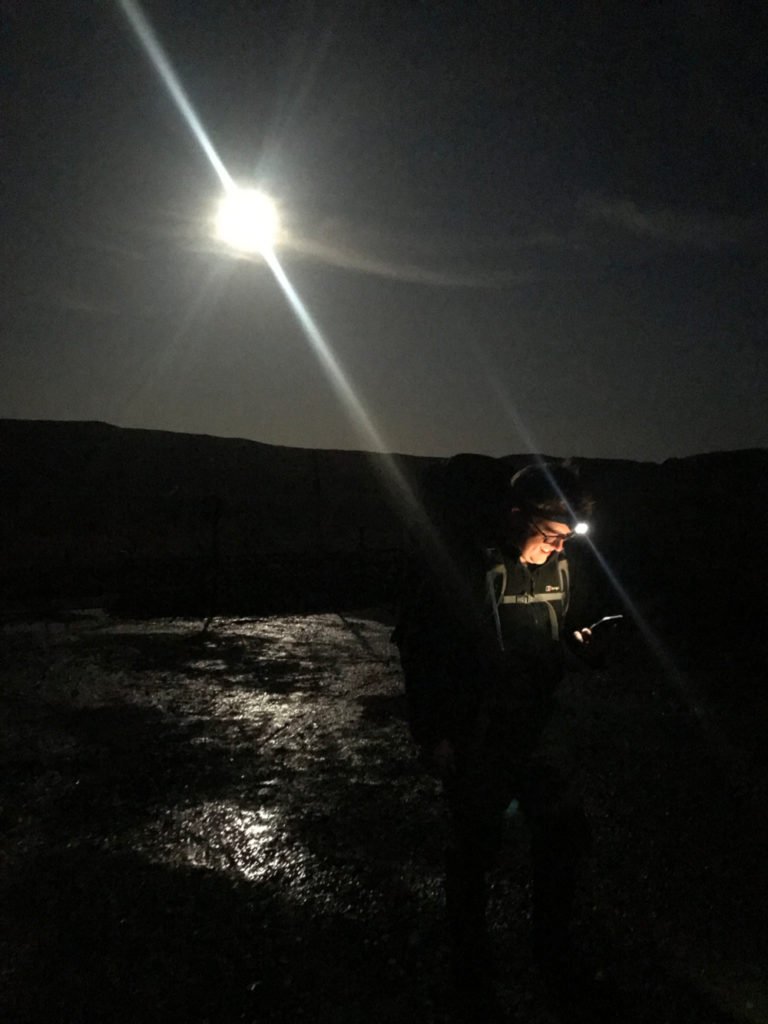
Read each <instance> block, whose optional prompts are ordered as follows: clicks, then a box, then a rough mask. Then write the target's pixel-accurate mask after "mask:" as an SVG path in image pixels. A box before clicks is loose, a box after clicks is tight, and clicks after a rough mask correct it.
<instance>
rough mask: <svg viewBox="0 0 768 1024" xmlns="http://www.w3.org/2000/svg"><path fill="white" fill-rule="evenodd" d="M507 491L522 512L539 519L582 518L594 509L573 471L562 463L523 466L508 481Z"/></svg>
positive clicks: (589, 497)
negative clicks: (508, 490)
mask: <svg viewBox="0 0 768 1024" xmlns="http://www.w3.org/2000/svg"><path fill="white" fill-rule="evenodd" d="M510 491H511V495H512V499H513V501H514V502H515V504H518V505H519V506H520V508H522V510H523V511H524V512H525V513H527V514H528V515H529V516H541V518H542V519H554V520H555V521H557V520H558V519H560V520H563V521H569V520H573V519H577V520H578V519H586V518H587V517H588V516H589V515H590V513H591V512H592V508H593V506H594V501H593V499H592V497H591V496H590V495H589V494H587V492H586V491H585V489H584V487H583V486H582V484H581V481H580V480H579V477H578V474H577V472H576V470H575V469H573V468H572V467H571V466H568V465H566V464H565V463H553V462H539V463H534V464H532V465H530V466H526V467H525V468H524V469H521V470H520V471H519V472H517V473H515V475H514V476H513V477H512V479H511V480H510Z"/></svg>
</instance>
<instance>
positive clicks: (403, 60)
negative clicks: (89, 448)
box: [0, 0, 768, 460]
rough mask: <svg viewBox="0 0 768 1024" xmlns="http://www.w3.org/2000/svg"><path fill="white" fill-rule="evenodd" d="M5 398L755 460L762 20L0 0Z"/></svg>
mask: <svg viewBox="0 0 768 1024" xmlns="http://www.w3.org/2000/svg"><path fill="white" fill-rule="evenodd" d="M0 8H1V9H2V18H3V35H2V50H3V52H2V55H1V56H2V62H1V64H0V67H1V68H2V70H1V72H0V73H1V74H2V83H3V89H2V111H1V112H0V113H1V115H2V116H1V120H0V130H1V131H2V140H1V141H0V145H1V146H2V149H1V150H0V153H1V156H0V159H1V160H2V179H3V186H4V187H3V202H2V239H3V246H4V257H5V258H4V269H3V275H2V279H1V280H0V287H1V288H2V333H1V334H0V416H2V417H21V418H32V419H66V420H103V421H106V422H109V423H114V424H117V425H119V426H126V427H146V428H151V429H162V430H174V431H183V432H188V433H205V434H213V435H219V436H236V437H245V438H250V439H253V440H257V441H263V442H267V443H270V444H282V445H296V446H301V447H310V448H345V449H360V448H372V447H375V446H376V444H381V446H382V447H384V448H385V450H388V451H398V452H404V453H412V454H419V455H447V454H451V453H454V452H457V451H475V452H484V453H487V454H490V455H503V454H508V453H512V452H522V451H526V450H539V451H544V452H547V453H550V454H554V455H563V456H565V455H580V456H585V457H606V458H629V459H651V460H662V459H665V458H668V457H670V456H683V455H690V454H694V453H699V452H707V451H715V450H725V449H735V448H749V447H768V329H767V328H766V323H767V322H768V316H767V314H768V295H767V292H768V288H767V285H768V259H767V258H766V245H765V237H766V223H767V222H768V216H767V214H768V202H767V200H768V176H767V172H766V156H767V155H768V109H767V108H768V103H767V102H766V99H767V95H768V68H767V67H766V53H768V45H767V44H768V24H767V23H766V14H765V13H764V12H765V11H766V5H764V4H758V3H754V4H753V3H738V2H735V3H734V2H728V3H726V2H725V0H722V2H714V0H692V2H690V3H674V2H671V0H668V2H662V3H641V2H639V0H633V2H631V3H623V2H597V0H594V2H591V3H584V4H580V3H573V4H570V3H566V2H564V0H559V2H555V3H550V2H535V3H534V2H532V0H527V2H524V3H517V2H509V0H508V2H505V3H491V2H487V3H484V2H476V3H465V4H461V3H457V2H447V0H446V2H439V0H422V2H417V0H412V2H405V0H403V2H391V3H371V4H367V3H365V2H364V0H355V2H347V3H341V2H334V0H328V2H320V0H318V2H314V3H313V2H310V0H304V2H298V0H263V2H257V0H252V2H246V0H145V2H144V3H143V5H142V10H143V11H144V13H145V15H146V17H147V18H148V20H149V22H150V23H151V25H152V26H153V28H154V30H155V32H156V34H157V38H158V40H159V42H160V43H161V45H162V47H163V48H164V50H165V52H166V54H167V56H168V58H169V60H170V62H171V64H172V65H173V68H174V69H175V72H176V74H177V75H178V79H179V81H180V83H181V85H182V86H183V88H184V90H185V91H186V94H187V96H188V98H189V100H190V102H191V104H192V106H193V107H194V110H195V111H196V113H197V116H198V117H199V119H200V121H201V123H202V124H203V125H204V127H205V129H206V131H207V133H208V136H209V138H210V141H211V143H212V145H213V146H214V148H215V151H216V153H217V154H218V156H219V157H220V159H221V160H222V161H223V164H224V165H225V167H226V168H227V170H228V171H229V173H230V174H231V175H232V176H233V177H234V178H235V179H236V180H238V181H242V182H246V181H247V182H251V183H253V184H256V185H258V186H259V187H261V188H263V189H264V190H266V191H267V192H269V193H270V194H271V195H272V196H274V198H275V199H276V201H277V202H278V204H279V207H280V210H281V216H282V223H283V225H284V232H283V241H282V244H281V245H280V246H279V248H278V250H277V256H278V259H279V261H280V264H281V266H282V267H283V269H284V271H285V274H286V275H287V278H288V280H289V281H290V283H291V285H292V286H293V288H295V290H296V293H297V294H298V296H299V297H300V299H301V300H302V301H303V302H304V303H305V305H306V308H307V310H308V311H309V313H310V314H311V316H312V317H313V318H314V321H315V323H316V324H317V326H318V327H319V329H320V331H321V332H322V336H323V338H324V341H325V343H327V345H328V347H329V351H330V352H331V353H332V356H331V358H332V360H334V361H335V362H336V364H337V366H338V367H339V368H340V372H341V374H342V375H343V377H344V379H345V380H346V382H347V384H348V386H349V391H348V394H349V393H352V394H354V396H355V397H356V400H357V402H358V403H359V406H360V407H361V408H363V409H364V410H365V412H366V414H367V416H368V417H369V418H370V422H371V424H372V425H373V428H374V431H375V434H372V433H371V432H369V431H366V430H364V429H361V427H360V424H359V422H358V420H357V419H356V418H355V416H354V415H352V416H351V415H350V412H349V408H348V404H347V401H346V400H345V397H344V394H343V393H342V392H340V390H339V388H338V386H337V382H336V383H335V382H334V379H333V376H332V375H331V374H329V372H328V368H327V365H326V364H325V363H324V362H323V361H322V360H321V359H319V358H318V353H317V349H316V347H315V346H313V345H312V344H311V343H310V342H309V341H308V339H307V337H306V335H305V333H304V330H303V328H302V326H301V325H300V323H299V320H298V319H297V316H296V315H295V312H294V310H293V309H292V308H291V305H290V303H289V302H288V301H287V299H286V296H285V295H284V293H283V291H282V289H281V287H280V286H279V284H278V282H277V281H276V279H275V276H274V275H273V273H272V272H271V270H270V269H269V267H268V266H267V265H266V264H265V263H264V262H263V260H261V259H255V260H245V259H236V258H234V257H233V256H232V255H231V254H230V253H228V252H227V251H225V250H224V249H223V247H222V246H221V245H220V244H219V243H217V242H216V241H215V240H214V239H213V238H212V235H211V215H212V211H213V207H214V204H215V201H216V199H217V198H218V196H219V194H220V192H221V183H220V181H219V178H218V177H217V175H216V173H215V171H214V169H213V167H212V166H211V163H210V162H209V160H208V158H207V156H206V155H205V153H204V152H203V150H202V148H201V146H200V144H199V142H198V141H197V140H196V138H195V137H194V135H193V133H192V132H191V130H190V128H189V126H188V125H187V123H186V121H185V120H184V118H183V117H182V115H181V113H180V111H179V109H178V107H177V105H176V104H175V103H174V101H173V100H172V98H171V97H170V95H169V92H168V89H167V88H166V86H165V85H164V84H163V81H162V80H161V78H160V76H159V74H158V72H157V70H156V69H155V67H154V66H153V64H152V63H151V61H150V59H149V57H148V56H147V54H146V52H145V50H144V49H143V47H142V45H141V44H140V42H139V41H138V39H137V37H136V34H135V32H134V30H133V29H132V27H131V24H130V23H129V19H128V18H127V17H126V14H125V12H124V11H123V9H122V8H121V6H120V4H119V3H118V2H117V0H100V2H90V0H72V2H69V3H66V2H63V0H57V2H56V3H51V2H49V0H42V2H36V3H31V2H29V0H16V2H14V0H2V3H1V4H0Z"/></svg>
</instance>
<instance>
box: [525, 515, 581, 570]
mask: <svg viewBox="0 0 768 1024" xmlns="http://www.w3.org/2000/svg"><path fill="white" fill-rule="evenodd" d="M570 536H572V531H571V528H570V527H569V526H566V524H565V523H556V522H554V521H553V520H551V519H539V518H538V517H537V518H535V519H532V520H531V521H530V522H529V523H528V529H527V531H526V536H525V539H524V540H523V543H522V544H521V546H520V561H521V562H525V563H526V564H527V565H543V564H544V563H545V562H546V560H547V559H548V558H549V556H550V555H551V554H553V553H554V552H555V551H562V550H563V544H564V543H565V541H567V540H568V538H569V537H570Z"/></svg>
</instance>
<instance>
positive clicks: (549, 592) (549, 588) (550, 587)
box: [544, 583, 560, 594]
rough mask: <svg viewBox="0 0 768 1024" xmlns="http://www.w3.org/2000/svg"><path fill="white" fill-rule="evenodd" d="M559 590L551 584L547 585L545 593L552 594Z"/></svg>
mask: <svg viewBox="0 0 768 1024" xmlns="http://www.w3.org/2000/svg"><path fill="white" fill-rule="evenodd" d="M559 589H560V587H553V586H552V585H551V584H549V583H548V584H547V585H546V587H544V593H545V594H551V593H552V591H553V590H559Z"/></svg>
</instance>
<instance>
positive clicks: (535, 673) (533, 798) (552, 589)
mask: <svg viewBox="0 0 768 1024" xmlns="http://www.w3.org/2000/svg"><path fill="white" fill-rule="evenodd" d="M425 490H426V493H425V494H424V495H423V500H422V506H421V507H422V509H423V515H422V516H421V518H420V521H418V522H416V523H415V524H414V527H413V533H414V538H413V543H412V545H411V547H412V551H411V557H410V560H409V565H408V569H407V571H406V575H405V581H404V587H403V597H402V600H401V607H400V612H399V616H398V622H397V626H396V629H395V632H394V634H393V639H394V641H395V643H396V644H397V645H398V647H399V651H400V659H401V664H402V669H403V676H404V682H405V691H406V699H407V705H408V716H409V723H410V728H411V733H412V735H413V738H414V739H415V741H416V743H417V744H418V745H419V747H420V748H421V756H422V758H423V760H424V762H425V763H426V764H427V766H428V767H429V768H431V769H432V770H434V771H435V772H436V773H437V774H438V775H439V776H440V777H441V779H442V783H443V790H444V793H445V796H446V798H447V802H448V806H449V808H450V814H451V819H452V826H453V827H452V843H451V846H450V848H449V850H448V851H447V857H446V877H445V886H446V907H447V917H448V923H449V928H450V938H451V949H452V965H453V977H454V981H455V983H456V986H457V990H458V994H459V995H460V996H462V997H463V998H466V999H467V1000H468V1001H469V1003H470V1004H471V1010H470V1012H471V1014H472V1015H474V1016H475V1019H477V1013H478V1012H479V1011H480V1008H481V1006H482V1004H483V1001H484V1000H492V999H493V995H492V971H491V968H490V964H491V960H492V955H491V950H490V948H489V944H488V936H487V932H486V922H485V912H486V902H487V893H486V882H487V872H488V870H489V868H490V867H491V866H492V864H493V862H494V858H495V855H496V853H497V851H498V849H499V846H500V844H501V842H502V839H503V835H504V831H505V817H509V816H510V815H511V814H513V813H514V812H516V811H517V809H518V808H519V811H520V812H522V815H523V816H524V819H525V821H526V823H527V825H528V827H529V829H530V833H531V859H532V866H533V914H532V918H533V924H532V940H533V951H534V954H535V956H536V958H537V960H538V962H539V963H540V964H541V965H542V967H543V968H544V969H545V970H547V971H549V972H551V974H552V976H553V977H563V972H564V970H565V969H566V968H567V965H568V964H569V963H572V953H573V950H572V945H571V935H570V928H569V925H570V917H571V912H572V906H573V899H574V891H575V879H576V869H577V866H578V863H579V860H580V858H581V857H582V855H583V854H584V853H585V851H586V850H587V848H588V842H589V828H588V823H587V820H586V817H585V815H584V813H583V811H582V808H581V805H580V803H579V801H578V800H577V799H576V798H575V797H574V795H573V794H572V793H571V791H570V788H569V786H568V782H567V780H566V779H564V778H563V776H562V774H561V772H560V771H559V770H558V769H557V767H556V766H555V765H554V764H553V763H551V761H550V760H549V759H547V757H546V756H544V755H543V754H542V753H540V752H539V750H538V747H539V743H540V738H541V735H542V731H543V729H544V727H545V726H546V724H547V721H548V720H549V718H550V716H551V714H552V711H553V701H554V693H555V689H556V687H557V685H558V683H559V681H560V680H561V678H562V676H563V672H564V665H565V662H566V658H567V657H568V656H569V655H568V648H569V647H571V646H572V647H573V648H574V650H579V649H581V650H583V651H586V648H587V647H588V646H589V645H590V641H591V640H593V637H592V635H591V633H590V630H589V629H581V630H578V631H577V630H574V629H572V628H570V625H569V622H568V611H569V602H570V593H571V585H570V571H569V566H568V562H567V560H566V558H565V555H564V551H563V549H564V546H565V544H566V543H568V542H569V541H570V539H571V538H572V537H573V536H574V531H575V530H576V528H577V526H579V524H580V523H581V521H582V520H583V519H585V518H586V517H587V516H588V514H589V513H590V511H591V507H592V502H591V499H590V498H589V497H588V496H587V495H586V494H585V493H584V490H583V489H582V487H581V486H580V484H579V481H578V478H577V476H576V475H575V473H574V472H573V471H572V470H571V469H569V468H568V467H567V466H565V465H560V464H546V463H541V462H540V463H533V464H531V465H529V466H527V467H525V468H523V469H522V470H520V471H519V472H517V473H515V474H512V473H511V472H510V468H509V466H508V464H507V463H506V462H504V461H503V460H496V459H491V458H487V457H484V456H474V455H459V456H455V457H453V458H452V459H450V460H447V461H446V462H444V463H442V464H440V465H439V466H438V467H437V469H436V470H435V471H434V472H433V473H432V476H431V478H430V479H429V481H428V484H427V487H426V489H425ZM579 528H580V529H584V527H583V526H580V527H579ZM577 633H578V638H577V636H576V634H577Z"/></svg>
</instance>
